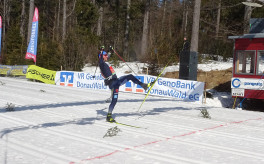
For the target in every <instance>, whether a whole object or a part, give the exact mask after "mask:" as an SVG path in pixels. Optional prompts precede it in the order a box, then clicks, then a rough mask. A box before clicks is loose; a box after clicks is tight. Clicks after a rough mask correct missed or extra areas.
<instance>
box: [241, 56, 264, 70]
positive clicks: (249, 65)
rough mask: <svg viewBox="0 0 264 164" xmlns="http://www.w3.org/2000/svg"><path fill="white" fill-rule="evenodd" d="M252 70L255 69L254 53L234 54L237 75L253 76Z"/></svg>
mask: <svg viewBox="0 0 264 164" xmlns="http://www.w3.org/2000/svg"><path fill="white" fill-rule="evenodd" d="M263 53H264V51H263ZM254 68H255V51H237V52H236V73H237V74H254Z"/></svg>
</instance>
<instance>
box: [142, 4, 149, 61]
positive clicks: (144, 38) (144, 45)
mask: <svg viewBox="0 0 264 164" xmlns="http://www.w3.org/2000/svg"><path fill="white" fill-rule="evenodd" d="M149 9H150V0H147V2H146V9H145V14H144V22H143V33H142V40H141V58H143V57H144V56H145V55H146V53H147V48H148V40H147V39H148V29H149V28H148V22H149Z"/></svg>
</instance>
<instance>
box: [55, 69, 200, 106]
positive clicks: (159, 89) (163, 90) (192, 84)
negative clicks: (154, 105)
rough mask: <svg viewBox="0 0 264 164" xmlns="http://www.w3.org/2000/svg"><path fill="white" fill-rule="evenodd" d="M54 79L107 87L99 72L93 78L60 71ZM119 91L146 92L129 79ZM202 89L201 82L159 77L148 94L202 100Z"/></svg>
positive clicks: (79, 85) (151, 78)
mask: <svg viewBox="0 0 264 164" xmlns="http://www.w3.org/2000/svg"><path fill="white" fill-rule="evenodd" d="M120 76H123V75H122V74H119V75H118V77H120ZM136 77H137V78H138V79H139V80H140V81H142V82H144V83H150V82H152V81H154V80H155V79H156V77H155V76H148V75H140V76H136ZM55 81H56V85H62V86H69V87H76V88H82V89H98V90H108V89H109V88H108V87H107V86H105V85H104V78H103V77H102V76H101V74H96V76H95V78H93V74H91V73H84V72H70V71H61V72H57V74H56V78H55ZM119 91H123V92H132V93H143V94H146V93H147V91H145V90H144V89H143V88H142V87H141V86H139V85H137V84H134V83H133V82H131V81H129V82H127V83H126V84H124V85H122V86H120V88H119ZM203 91H204V83H203V82H197V81H190V80H180V79H170V78H159V79H158V81H157V82H156V84H155V85H154V87H153V88H152V90H151V92H150V95H156V96H162V97H171V98H174V99H177V100H183V101H199V102H202V98H203Z"/></svg>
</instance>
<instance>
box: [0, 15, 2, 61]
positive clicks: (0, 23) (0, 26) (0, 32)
mask: <svg viewBox="0 0 264 164" xmlns="http://www.w3.org/2000/svg"><path fill="white" fill-rule="evenodd" d="M1 38H2V17H1V16H0V59H1V42H2V40H1Z"/></svg>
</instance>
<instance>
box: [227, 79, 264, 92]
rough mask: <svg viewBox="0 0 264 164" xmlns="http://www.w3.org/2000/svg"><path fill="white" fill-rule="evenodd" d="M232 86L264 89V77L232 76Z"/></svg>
mask: <svg viewBox="0 0 264 164" xmlns="http://www.w3.org/2000/svg"><path fill="white" fill-rule="evenodd" d="M231 88H236V89H252V90H264V79H249V78H232V81H231Z"/></svg>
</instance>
